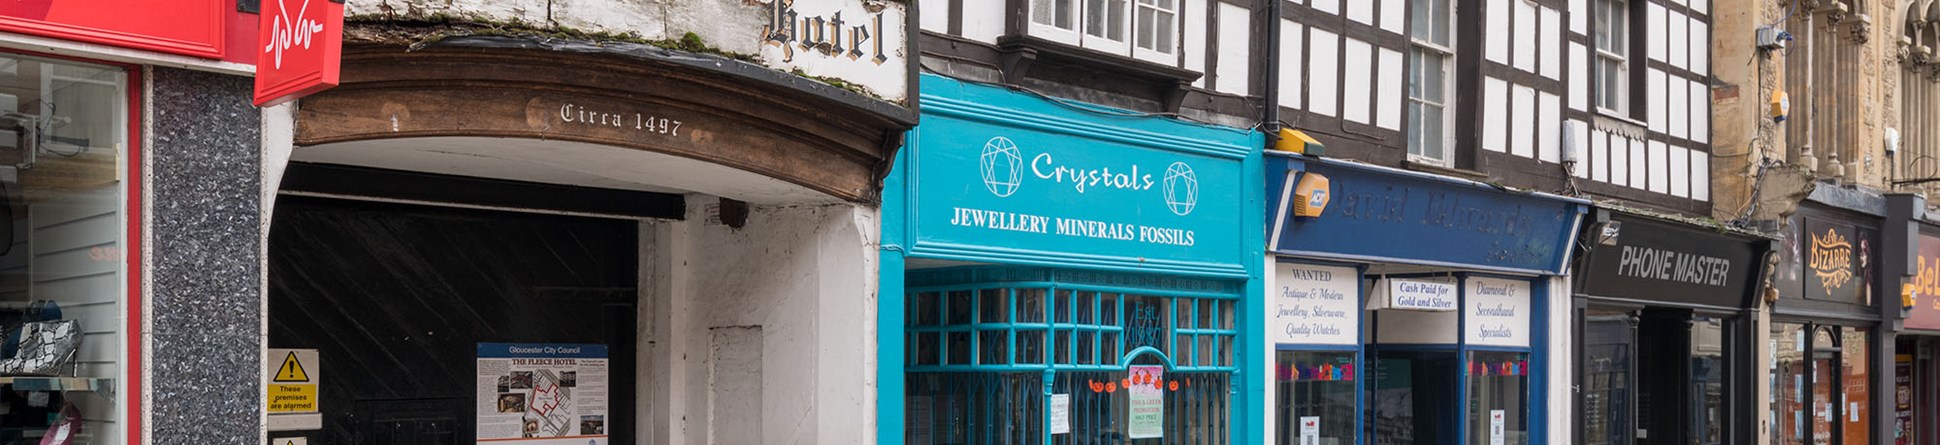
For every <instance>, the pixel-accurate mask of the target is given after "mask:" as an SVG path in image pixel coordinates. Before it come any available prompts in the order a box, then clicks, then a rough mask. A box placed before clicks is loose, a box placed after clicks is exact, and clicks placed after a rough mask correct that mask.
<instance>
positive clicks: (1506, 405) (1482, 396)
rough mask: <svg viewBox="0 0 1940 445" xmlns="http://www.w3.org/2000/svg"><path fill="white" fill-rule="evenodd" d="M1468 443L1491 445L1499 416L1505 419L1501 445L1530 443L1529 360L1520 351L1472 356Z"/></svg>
mask: <svg viewBox="0 0 1940 445" xmlns="http://www.w3.org/2000/svg"><path fill="white" fill-rule="evenodd" d="M1468 366H1469V373H1468V376H1469V377H1468V391H1469V393H1468V398H1469V400H1468V402H1469V406H1470V407H1472V409H1470V411H1469V416H1468V419H1469V420H1468V422H1469V424H1468V425H1469V426H1468V431H1469V442H1468V443H1492V441H1491V434H1492V433H1491V430H1490V428H1491V427H1493V425H1494V422H1495V421H1496V420H1495V416H1496V415H1501V417H1502V420H1501V422H1502V438H1503V440H1502V442H1501V443H1503V444H1506V445H1523V444H1527V443H1529V426H1528V422H1527V418H1526V415H1527V414H1528V406H1529V389H1528V388H1529V370H1528V366H1529V358H1528V354H1524V353H1519V352H1484V351H1476V352H1471V353H1469V363H1468Z"/></svg>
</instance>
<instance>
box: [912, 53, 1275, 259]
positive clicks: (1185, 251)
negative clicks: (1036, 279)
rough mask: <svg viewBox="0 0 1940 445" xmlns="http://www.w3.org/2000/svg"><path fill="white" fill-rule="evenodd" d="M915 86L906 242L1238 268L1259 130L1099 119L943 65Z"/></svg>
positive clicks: (971, 252) (957, 249)
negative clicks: (1248, 170) (959, 77)
mask: <svg viewBox="0 0 1940 445" xmlns="http://www.w3.org/2000/svg"><path fill="white" fill-rule="evenodd" d="M922 88H923V100H922V111H923V117H922V119H923V125H922V126H920V127H918V128H917V129H916V132H915V133H914V134H915V136H914V138H913V139H912V143H911V144H910V145H909V146H908V148H907V149H906V150H907V151H906V153H907V154H905V155H904V156H905V158H906V159H908V164H907V167H905V168H906V170H905V171H904V176H906V177H907V178H909V179H908V180H907V187H908V190H909V191H910V192H909V196H910V198H909V199H910V204H909V206H908V207H910V208H913V212H912V213H910V214H909V217H910V218H912V219H911V221H912V224H911V225H912V226H914V230H915V233H914V235H915V240H916V246H915V247H914V248H913V249H912V250H911V253H912V254H914V255H917V256H941V257H948V258H952V259H959V260H976V259H981V260H1000V261H1005V262H1038V263H1039V264H1040V265H1052V266H1119V267H1134V268H1138V269H1141V270H1147V271H1160V272H1174V273H1191V274H1206V273H1211V274H1223V275H1228V276H1242V275H1243V274H1244V273H1245V272H1244V270H1245V268H1246V266H1245V265H1244V264H1245V263H1246V260H1244V258H1247V255H1248V252H1249V250H1248V249H1246V248H1245V246H1246V244H1247V243H1246V241H1245V239H1244V237H1243V234H1245V233H1254V234H1256V236H1257V234H1258V233H1259V229H1257V227H1258V226H1257V224H1259V219H1257V217H1255V218H1242V217H1241V215H1244V214H1245V212H1244V210H1245V209H1246V208H1247V204H1246V201H1245V200H1244V199H1243V198H1244V197H1245V196H1246V195H1247V193H1246V188H1245V187H1243V185H1244V184H1245V178H1246V177H1247V176H1246V175H1245V174H1244V169H1242V168H1241V166H1242V165H1243V163H1244V162H1246V159H1247V157H1248V156H1249V155H1251V156H1257V154H1256V153H1257V152H1255V150H1258V149H1259V148H1258V147H1259V145H1260V144H1259V142H1260V139H1259V137H1260V135H1259V133H1256V132H1250V131H1245V130H1238V129H1228V128H1220V127H1213V126H1208V125H1199V124H1193V123H1188V122H1183V121H1178V120H1172V119H1164V118H1113V119H1104V120H1101V119H1099V118H1098V117H1096V115H1093V114H1090V113H1084V112H1079V111H1073V110H1071V109H1069V108H1065V107H1063V106H1059V105H1056V104H1053V103H1050V102H1046V101H1044V100H1042V99H1039V98H1037V97H1035V96H1029V95H1024V94H1020V93H1014V92H1010V91H1007V90H1004V89H1001V88H993V87H988V86H981V85H972V84H965V83H961V82H958V81H955V80H951V79H947V78H941V77H930V76H926V77H925V78H924V81H923V85H922ZM1256 215H1257V214H1256ZM1248 227H1254V228H1253V229H1251V230H1249V229H1248ZM1256 242H1257V241H1256ZM1250 252H1258V250H1257V248H1255V249H1254V250H1250ZM1252 255H1258V253H1253V254H1252ZM1255 258H1257V257H1255Z"/></svg>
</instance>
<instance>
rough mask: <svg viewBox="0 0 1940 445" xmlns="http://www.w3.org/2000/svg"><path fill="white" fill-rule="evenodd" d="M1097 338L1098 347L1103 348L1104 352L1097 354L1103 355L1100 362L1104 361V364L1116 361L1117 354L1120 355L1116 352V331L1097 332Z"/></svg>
mask: <svg viewBox="0 0 1940 445" xmlns="http://www.w3.org/2000/svg"><path fill="white" fill-rule="evenodd" d="M1098 339H1099V340H1098V342H1099V346H1101V348H1100V349H1103V350H1104V352H1102V353H1100V354H1101V355H1099V357H1104V358H1103V359H1102V362H1104V363H1105V364H1116V363H1118V358H1119V357H1118V356H1119V355H1120V354H1119V352H1118V343H1119V341H1118V333H1117V332H1114V331H1105V332H1103V333H1100V334H1098Z"/></svg>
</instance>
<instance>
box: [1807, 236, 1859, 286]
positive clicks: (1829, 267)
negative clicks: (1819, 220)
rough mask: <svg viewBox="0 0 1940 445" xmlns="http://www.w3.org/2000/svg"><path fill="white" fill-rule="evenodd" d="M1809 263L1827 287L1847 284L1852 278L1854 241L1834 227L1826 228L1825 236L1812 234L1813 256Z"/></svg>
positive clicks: (1813, 272) (1814, 273)
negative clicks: (1840, 234) (1843, 235)
mask: <svg viewBox="0 0 1940 445" xmlns="http://www.w3.org/2000/svg"><path fill="white" fill-rule="evenodd" d="M1808 265H1809V266H1811V267H1812V274H1813V275H1815V276H1818V277H1819V284H1822V285H1825V288H1826V289H1828V290H1830V289H1833V288H1838V287H1842V286H1845V285H1846V282H1847V281H1851V280H1852V242H1850V241H1846V238H1845V237H1842V236H1839V232H1836V231H1833V229H1826V231H1825V236H1819V234H1817V233H1814V234H1812V258H1811V261H1810V263H1808Z"/></svg>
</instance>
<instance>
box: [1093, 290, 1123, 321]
mask: <svg viewBox="0 0 1940 445" xmlns="http://www.w3.org/2000/svg"><path fill="white" fill-rule="evenodd" d="M1098 303H1099V310H1100V311H1101V312H1099V313H1101V314H1104V315H1100V316H1098V324H1108V325H1114V326H1115V325H1118V324H1119V323H1120V321H1118V294H1099V295H1098Z"/></svg>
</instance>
